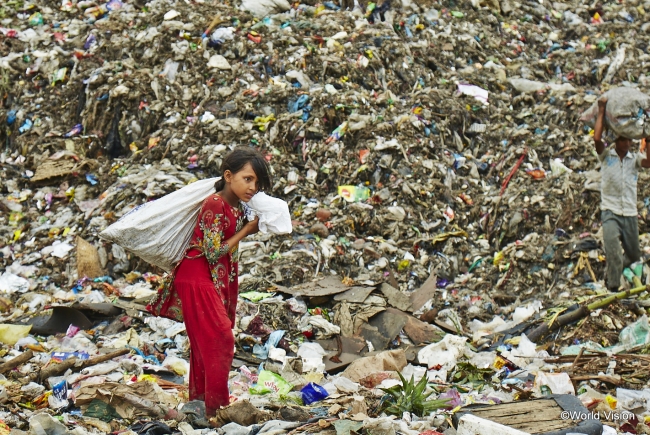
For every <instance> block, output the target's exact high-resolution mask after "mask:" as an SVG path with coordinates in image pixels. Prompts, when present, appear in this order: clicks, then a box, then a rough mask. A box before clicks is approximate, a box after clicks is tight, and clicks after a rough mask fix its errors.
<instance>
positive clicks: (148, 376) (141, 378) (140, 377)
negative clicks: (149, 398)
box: [138, 375, 156, 384]
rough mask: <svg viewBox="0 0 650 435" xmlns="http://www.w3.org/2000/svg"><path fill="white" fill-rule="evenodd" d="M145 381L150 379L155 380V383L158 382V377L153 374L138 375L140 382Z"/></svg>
mask: <svg viewBox="0 0 650 435" xmlns="http://www.w3.org/2000/svg"><path fill="white" fill-rule="evenodd" d="M143 381H149V382H153V383H154V384H155V383H156V377H155V376H152V375H140V376H138V382H143Z"/></svg>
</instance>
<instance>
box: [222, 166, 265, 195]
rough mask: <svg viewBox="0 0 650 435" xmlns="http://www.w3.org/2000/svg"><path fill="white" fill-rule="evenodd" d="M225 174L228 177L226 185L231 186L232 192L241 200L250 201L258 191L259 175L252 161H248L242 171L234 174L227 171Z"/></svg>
mask: <svg viewBox="0 0 650 435" xmlns="http://www.w3.org/2000/svg"><path fill="white" fill-rule="evenodd" d="M223 176H224V178H225V179H226V186H227V187H230V190H231V191H232V193H234V194H235V196H236V197H237V198H239V200H240V201H244V202H248V201H250V200H251V198H253V196H254V195H255V194H256V193H257V190H258V188H257V175H256V174H255V171H253V166H251V164H250V163H246V165H244V167H243V168H241V170H240V171H238V172H236V173H234V174H233V173H232V172H230V171H226V172H225V173H224V174H223Z"/></svg>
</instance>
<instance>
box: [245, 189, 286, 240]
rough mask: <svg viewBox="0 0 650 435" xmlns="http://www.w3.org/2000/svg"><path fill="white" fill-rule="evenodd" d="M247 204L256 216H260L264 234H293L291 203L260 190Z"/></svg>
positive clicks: (260, 225)
mask: <svg viewBox="0 0 650 435" xmlns="http://www.w3.org/2000/svg"><path fill="white" fill-rule="evenodd" d="M247 205H248V207H249V208H250V209H251V210H252V211H253V212H254V214H255V215H256V216H259V218H260V222H259V228H260V232H261V233H262V234H267V233H273V234H291V231H292V230H293V226H292V225H291V213H289V204H287V203H286V202H284V201H283V200H281V199H280V198H274V197H272V196H269V195H267V194H266V193H264V192H259V193H258V194H256V195H255V196H253V199H251V200H250V201H249V203H248V204H247Z"/></svg>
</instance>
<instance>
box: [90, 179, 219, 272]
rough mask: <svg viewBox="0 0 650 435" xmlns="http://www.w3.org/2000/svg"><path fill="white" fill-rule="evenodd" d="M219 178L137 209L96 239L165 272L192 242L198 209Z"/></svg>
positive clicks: (173, 193)
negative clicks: (106, 241)
mask: <svg viewBox="0 0 650 435" xmlns="http://www.w3.org/2000/svg"><path fill="white" fill-rule="evenodd" d="M219 179H220V177H218V178H209V179H206V180H200V181H195V182H194V183H192V184H189V185H187V186H185V187H183V188H182V189H179V190H177V191H176V192H172V193H170V194H169V195H165V196H163V197H162V198H160V199H157V200H155V201H152V202H148V203H146V204H142V205H141V206H138V207H136V208H134V209H133V210H131V211H130V212H128V213H127V214H125V215H124V216H122V218H121V219H120V220H118V221H117V222H115V223H114V224H113V225H111V226H109V227H108V228H106V229H105V230H104V231H102V232H101V233H100V234H99V236H100V237H101V238H102V239H104V240H108V241H109V242H113V243H116V244H118V245H119V246H121V247H122V248H124V249H126V250H128V251H130V252H133V253H134V254H136V255H137V256H139V257H140V258H142V259H143V260H145V261H146V262H147V263H151V264H153V265H155V266H158V267H160V268H161V269H164V270H166V271H170V270H172V268H173V267H174V265H176V263H177V262H178V261H180V260H181V258H182V256H183V255H184V254H185V250H186V249H187V246H188V245H189V243H190V239H191V238H192V231H193V230H194V226H195V225H196V220H197V219H198V216H199V212H200V211H201V205H202V204H203V201H204V200H205V198H207V197H208V196H209V195H210V194H211V193H214V192H215V190H214V183H216V182H217V181H218V180H219Z"/></svg>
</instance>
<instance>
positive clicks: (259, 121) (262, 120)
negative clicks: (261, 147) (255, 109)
mask: <svg viewBox="0 0 650 435" xmlns="http://www.w3.org/2000/svg"><path fill="white" fill-rule="evenodd" d="M273 121H275V115H273V114H271V115H269V116H258V117H257V118H255V119H254V120H253V123H254V124H255V126H256V127H257V128H259V130H260V131H266V129H267V128H268V127H269V124H270V123H271V122H273Z"/></svg>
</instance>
